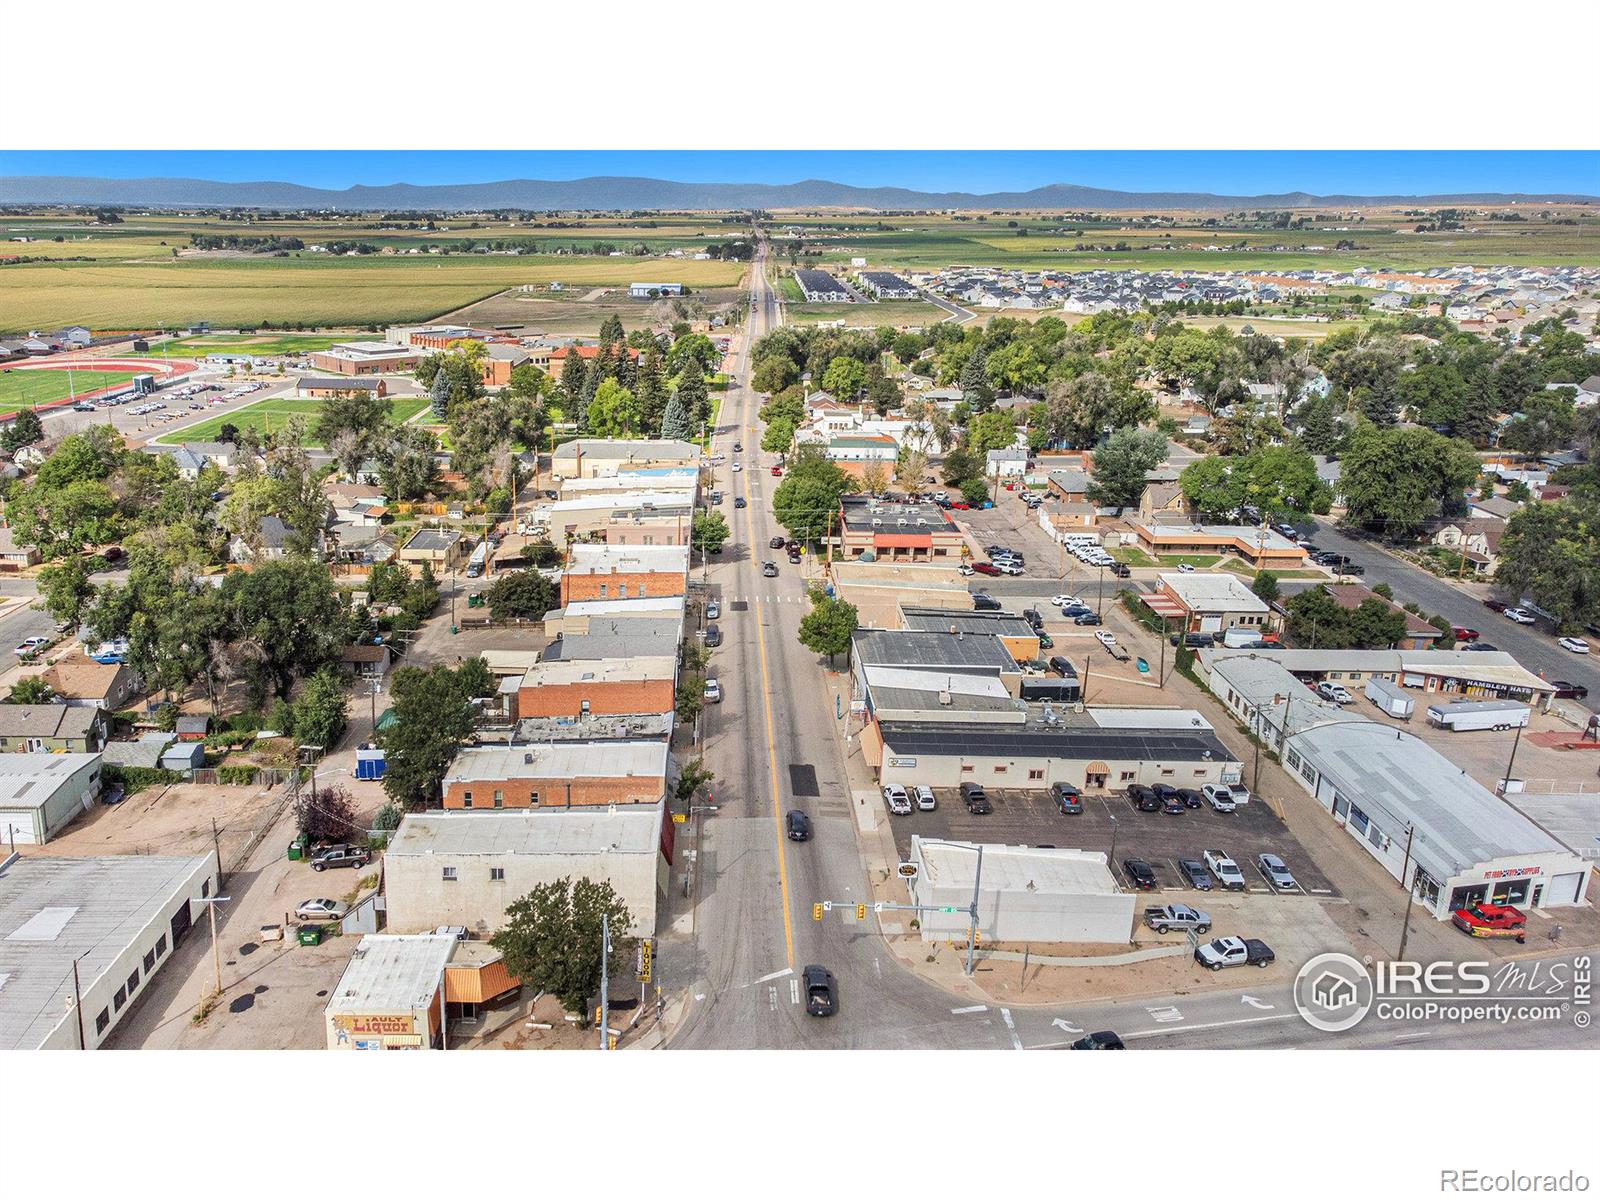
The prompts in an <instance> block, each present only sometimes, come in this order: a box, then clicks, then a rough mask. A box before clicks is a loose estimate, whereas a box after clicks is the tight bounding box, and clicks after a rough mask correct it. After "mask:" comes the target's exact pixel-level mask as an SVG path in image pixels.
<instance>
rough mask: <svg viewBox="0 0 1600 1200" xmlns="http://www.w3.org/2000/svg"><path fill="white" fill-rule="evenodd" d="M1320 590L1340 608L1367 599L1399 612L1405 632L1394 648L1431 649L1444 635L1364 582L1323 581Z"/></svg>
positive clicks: (1349, 607) (1357, 605)
mask: <svg viewBox="0 0 1600 1200" xmlns="http://www.w3.org/2000/svg"><path fill="white" fill-rule="evenodd" d="M1322 590H1323V591H1324V592H1326V593H1327V594H1328V595H1329V596H1330V597H1331V598H1332V600H1333V602H1334V603H1335V604H1337V605H1338V606H1339V607H1340V608H1344V609H1349V610H1350V611H1352V612H1353V611H1355V610H1356V609H1357V608H1359V607H1361V605H1363V604H1365V603H1366V602H1367V601H1368V600H1377V601H1379V602H1381V603H1382V604H1383V605H1384V607H1385V608H1387V609H1388V610H1389V611H1390V612H1394V613H1399V614H1400V615H1401V616H1403V617H1405V619H1406V632H1405V636H1404V637H1402V638H1401V639H1400V640H1399V641H1398V642H1395V643H1394V645H1393V649H1395V650H1431V649H1433V647H1434V644H1435V643H1436V642H1437V641H1438V640H1439V639H1440V638H1441V637H1443V636H1444V633H1443V631H1442V630H1440V629H1439V628H1437V627H1436V626H1433V625H1430V624H1428V622H1426V621H1424V620H1423V619H1422V618H1421V617H1419V616H1417V614H1416V613H1412V612H1407V611H1406V610H1405V609H1403V608H1401V607H1400V606H1399V605H1398V604H1396V603H1395V602H1394V601H1393V600H1390V599H1388V598H1387V597H1385V596H1380V595H1379V594H1378V593H1377V592H1375V591H1373V590H1372V589H1371V588H1369V587H1368V586H1367V585H1366V584H1364V583H1325V584H1323V585H1322Z"/></svg>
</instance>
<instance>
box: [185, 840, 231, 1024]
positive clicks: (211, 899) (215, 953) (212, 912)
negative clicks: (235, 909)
mask: <svg viewBox="0 0 1600 1200" xmlns="http://www.w3.org/2000/svg"><path fill="white" fill-rule="evenodd" d="M218 870H221V864H220V863H219V864H218ZM231 899H232V897H231V896H206V897H203V898H202V899H199V900H196V901H193V903H195V904H204V905H205V906H206V915H207V916H208V917H210V919H211V965H212V967H213V968H214V969H215V970H216V973H217V979H216V983H217V986H216V994H217V995H219V996H220V995H222V952H221V951H220V950H219V949H218V948H217V905H219V904H226V903H228V901H229V900H231Z"/></svg>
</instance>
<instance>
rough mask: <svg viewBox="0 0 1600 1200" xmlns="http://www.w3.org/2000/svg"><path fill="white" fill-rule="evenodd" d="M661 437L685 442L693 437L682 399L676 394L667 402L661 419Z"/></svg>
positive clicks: (692, 429) (692, 430) (687, 413)
mask: <svg viewBox="0 0 1600 1200" xmlns="http://www.w3.org/2000/svg"><path fill="white" fill-rule="evenodd" d="M646 428H647V429H648V428H649V426H648V425H647V426H646ZM661 436H662V437H664V438H678V439H680V440H682V441H686V442H687V441H689V440H691V439H692V438H693V437H694V427H693V426H691V425H690V424H689V410H688V409H687V408H685V407H684V403H683V397H682V396H681V395H679V394H678V393H677V392H674V393H672V396H671V397H670V398H669V399H668V400H667V403H666V410H665V412H664V413H663V415H662V417H661Z"/></svg>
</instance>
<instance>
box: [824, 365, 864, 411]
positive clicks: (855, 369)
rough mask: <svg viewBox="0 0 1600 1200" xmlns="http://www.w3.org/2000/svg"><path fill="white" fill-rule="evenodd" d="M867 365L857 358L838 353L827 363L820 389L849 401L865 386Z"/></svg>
mask: <svg viewBox="0 0 1600 1200" xmlns="http://www.w3.org/2000/svg"><path fill="white" fill-rule="evenodd" d="M866 384H867V367H866V364H865V363H863V362H861V361H860V360H859V359H855V358H849V357H847V356H845V355H840V356H839V357H837V358H835V359H834V360H833V361H832V362H830V363H829V364H828V369H827V370H826V371H825V372H823V375H822V390H823V391H825V392H828V393H830V394H831V395H834V396H837V397H838V398H839V399H840V400H843V401H845V402H846V403H849V402H850V401H852V400H854V399H855V398H856V393H857V392H859V391H861V389H862V388H864V387H866Z"/></svg>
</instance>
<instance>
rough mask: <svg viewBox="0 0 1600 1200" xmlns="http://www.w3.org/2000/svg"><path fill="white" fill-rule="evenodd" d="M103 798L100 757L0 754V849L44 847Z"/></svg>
mask: <svg viewBox="0 0 1600 1200" xmlns="http://www.w3.org/2000/svg"><path fill="white" fill-rule="evenodd" d="M99 795H100V755H98V754H0V845H6V846H9V845H10V844H11V842H13V841H15V842H16V843H17V844H18V845H29V846H38V845H43V844H44V843H45V842H48V841H49V840H50V839H51V838H53V837H54V836H55V835H56V834H58V833H60V832H61V830H63V829H65V828H66V827H67V826H68V825H70V824H71V823H72V822H73V820H74V819H75V818H76V817H77V816H78V814H79V813H82V812H87V811H88V810H89V809H90V808H92V807H94V802H95V800H96V799H97V798H98V797H99Z"/></svg>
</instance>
